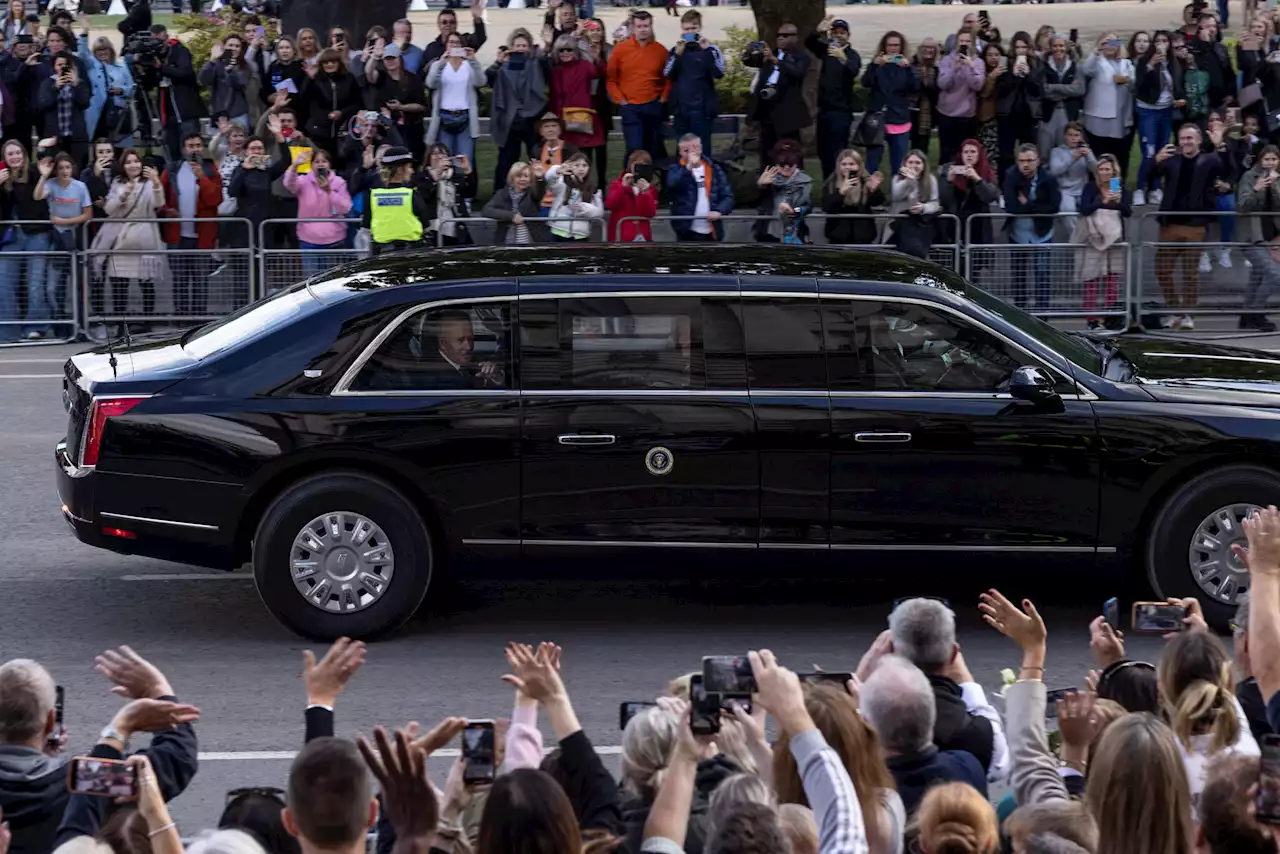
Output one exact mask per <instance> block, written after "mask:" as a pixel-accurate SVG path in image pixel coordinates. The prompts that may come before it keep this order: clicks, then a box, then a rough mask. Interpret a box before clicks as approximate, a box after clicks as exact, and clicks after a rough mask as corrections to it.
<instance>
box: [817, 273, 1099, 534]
mask: <svg viewBox="0 0 1280 854" xmlns="http://www.w3.org/2000/svg"><path fill="white" fill-rule="evenodd" d="M823 304H824V309H825V310H826V320H827V324H826V327H827V331H828V334H829V335H834V336H835V338H836V339H837V340H836V341H834V342H832V343H831V344H830V345H829V350H828V358H829V369H830V370H831V371H832V374H833V388H832V394H831V409H832V431H833V434H834V458H833V463H832V520H831V543H832V547H833V548H834V549H887V550H904V549H905V550H912V549H922V550H947V549H956V550H959V551H990V552H1013V553H1020V552H1041V553H1082V554H1084V553H1092V552H1093V551H1094V547H1095V546H1096V543H1097V516H1098V470H1099V468H1098V452H1097V427H1096V422H1095V419H1094V415H1093V409H1092V406H1091V405H1090V404H1089V403H1088V402H1087V401H1085V400H1079V399H1076V398H1075V394H1076V391H1077V389H1076V387H1075V386H1074V384H1073V383H1071V382H1070V381H1069V380H1067V379H1066V378H1065V377H1059V380H1060V389H1059V390H1060V392H1061V393H1063V394H1064V395H1065V396H1064V398H1063V400H1062V405H1061V406H1060V407H1056V408H1046V407H1036V406H1033V405H1031V404H1029V403H1024V402H1021V401H1017V400H1014V399H1013V398H1012V397H1010V396H1009V395H1008V394H1007V393H1004V392H1003V391H1001V389H1002V388H1003V382H1004V381H1005V380H1006V379H1007V377H1008V376H1009V374H1011V373H1012V372H1013V371H1014V370H1015V369H1016V368H1018V367H1021V366H1023V365H1026V364H1028V363H1031V364H1037V363H1036V362H1035V361H1034V357H1032V356H1031V355H1029V354H1028V353H1026V352H1025V351H1023V350H1022V349H1021V348H1019V347H1017V346H1016V345H1014V344H1012V343H1011V342H1009V341H1007V340H1005V339H1003V338H1002V337H1000V336H998V335H996V334H994V333H993V332H992V331H990V330H987V329H985V328H983V327H981V326H980V325H978V324H975V323H972V322H970V321H968V320H967V319H965V318H963V317H962V316H960V315H958V314H953V313H952V312H950V311H949V310H947V309H944V308H941V307H938V306H930V305H927V304H924V303H920V302H914V301H907V300H902V301H893V300H883V301H875V300H871V301H865V300H841V299H838V298H828V297H826V296H824V297H823ZM833 351H834V352H833ZM1054 376H1055V377H1057V376H1058V375H1057V374H1054Z"/></svg>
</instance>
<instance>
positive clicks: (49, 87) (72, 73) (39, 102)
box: [35, 52, 93, 168]
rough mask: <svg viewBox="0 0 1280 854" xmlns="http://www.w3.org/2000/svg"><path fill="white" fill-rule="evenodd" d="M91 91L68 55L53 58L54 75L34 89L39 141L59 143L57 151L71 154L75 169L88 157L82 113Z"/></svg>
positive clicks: (87, 106)
mask: <svg viewBox="0 0 1280 854" xmlns="http://www.w3.org/2000/svg"><path fill="white" fill-rule="evenodd" d="M92 98H93V88H92V87H91V86H90V85H89V81H88V79H87V78H85V77H82V76H81V75H80V72H79V71H78V70H77V68H76V65H75V63H74V62H72V60H71V55H70V54H68V53H65V52H64V53H60V54H58V55H57V56H55V57H54V58H53V73H52V75H51V76H49V77H46V78H45V79H43V80H41V81H40V85H39V88H37V89H36V99H35V110H36V114H37V115H39V116H40V119H41V128H40V133H41V136H42V138H48V137H53V138H56V139H57V140H58V148H60V149H62V150H63V151H65V152H67V153H68V154H70V155H71V156H72V157H73V158H74V159H75V162H76V166H77V168H79V167H83V166H84V163H85V161H86V160H88V156H89V132H88V130H87V129H86V128H85V124H84V111H85V110H87V109H89V101H90V100H91V99H92Z"/></svg>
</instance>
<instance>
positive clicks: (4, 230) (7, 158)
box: [0, 139, 53, 343]
mask: <svg viewBox="0 0 1280 854" xmlns="http://www.w3.org/2000/svg"><path fill="white" fill-rule="evenodd" d="M0 153H2V154H3V160H4V162H3V164H0V212H3V218H4V220H6V221H7V224H6V225H4V226H3V227H0V246H3V248H4V256H3V257H2V258H0V343H8V342H11V341H16V340H18V326H17V323H16V321H17V320H18V286H19V285H20V284H21V283H22V282H23V281H27V282H32V283H35V282H43V281H44V278H45V267H46V266H47V264H48V261H47V258H48V256H47V255H46V254H40V255H21V254H10V253H24V252H39V253H47V252H48V251H49V248H50V244H51V241H52V240H53V224H52V223H50V222H49V203H48V201H46V200H45V199H44V198H40V199H36V198H35V196H34V194H35V189H36V182H37V181H38V180H39V178H38V176H37V175H36V173H35V170H34V169H32V168H31V162H30V161H29V160H28V159H27V151H26V149H25V148H23V147H22V144H21V143H19V142H18V141H17V140H16V139H11V140H9V141H8V142H6V143H5V144H4V147H3V148H2V149H0ZM24 274H25V275H24Z"/></svg>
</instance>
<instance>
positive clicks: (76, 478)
mask: <svg viewBox="0 0 1280 854" xmlns="http://www.w3.org/2000/svg"><path fill="white" fill-rule="evenodd" d="M53 463H54V477H55V480H56V484H57V490H58V500H59V502H60V503H61V506H62V517H63V518H64V519H66V521H67V524H68V525H70V526H71V530H72V532H73V533H74V534H75V535H76V539H78V540H80V542H82V543H85V544H86V545H90V546H95V547H97V548H100V549H106V550H108V551H113V552H117V553H119V554H127V555H138V556H141V557H151V558H157V559H159V560H169V561H174V562H175V563H185V564H192V565H195V566H203V567H209V568H212V569H228V570H229V569H235V568H236V561H235V558H234V548H233V543H232V535H231V533H230V532H227V531H223V530H222V529H221V527H220V526H217V525H211V524H205V523H198V522H186V521H180V520H176V519H170V518H162V517H159V516H151V515H146V514H144V513H136V514H134V513H124V512H112V511H111V510H108V509H106V508H105V507H100V506H99V502H100V494H101V493H103V492H106V493H107V494H112V493H116V492H119V489H118V488H116V489H112V488H110V487H112V486H114V484H111V483H109V481H112V480H122V479H127V480H128V481H130V483H129V484H128V488H129V491H130V492H133V491H135V490H137V491H141V492H142V493H144V494H145V493H147V492H148V491H149V489H148V484H146V483H145V481H148V480H152V479H151V478H134V477H128V476H124V475H112V474H104V473H99V472H97V471H95V470H94V469H92V468H87V467H83V466H77V465H75V463H73V462H72V461H71V459H70V457H69V456H68V454H67V443H66V442H65V441H63V442H59V443H58V444H57V446H56V447H55V448H54V452H53ZM104 485H106V486H107V487H108V488H107V489H105V490H104V489H103V487H104ZM165 486H166V487H169V488H171V487H170V486H169V485H168V484H166V485H165ZM190 504H191V506H193V507H200V506H201V504H202V503H201V501H200V498H199V496H197V495H192V496H191V499H190ZM125 509H131V508H128V507H126V508H125Z"/></svg>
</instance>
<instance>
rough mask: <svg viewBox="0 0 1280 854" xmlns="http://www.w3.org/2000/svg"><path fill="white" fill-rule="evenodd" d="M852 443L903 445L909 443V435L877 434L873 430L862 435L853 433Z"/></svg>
mask: <svg viewBox="0 0 1280 854" xmlns="http://www.w3.org/2000/svg"><path fill="white" fill-rule="evenodd" d="M853 441H855V442H869V443H871V444H881V445H886V444H903V443H905V442H910V441H911V434H910V433H877V432H876V431H874V430H868V431H864V432H862V433H854V434H853Z"/></svg>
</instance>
